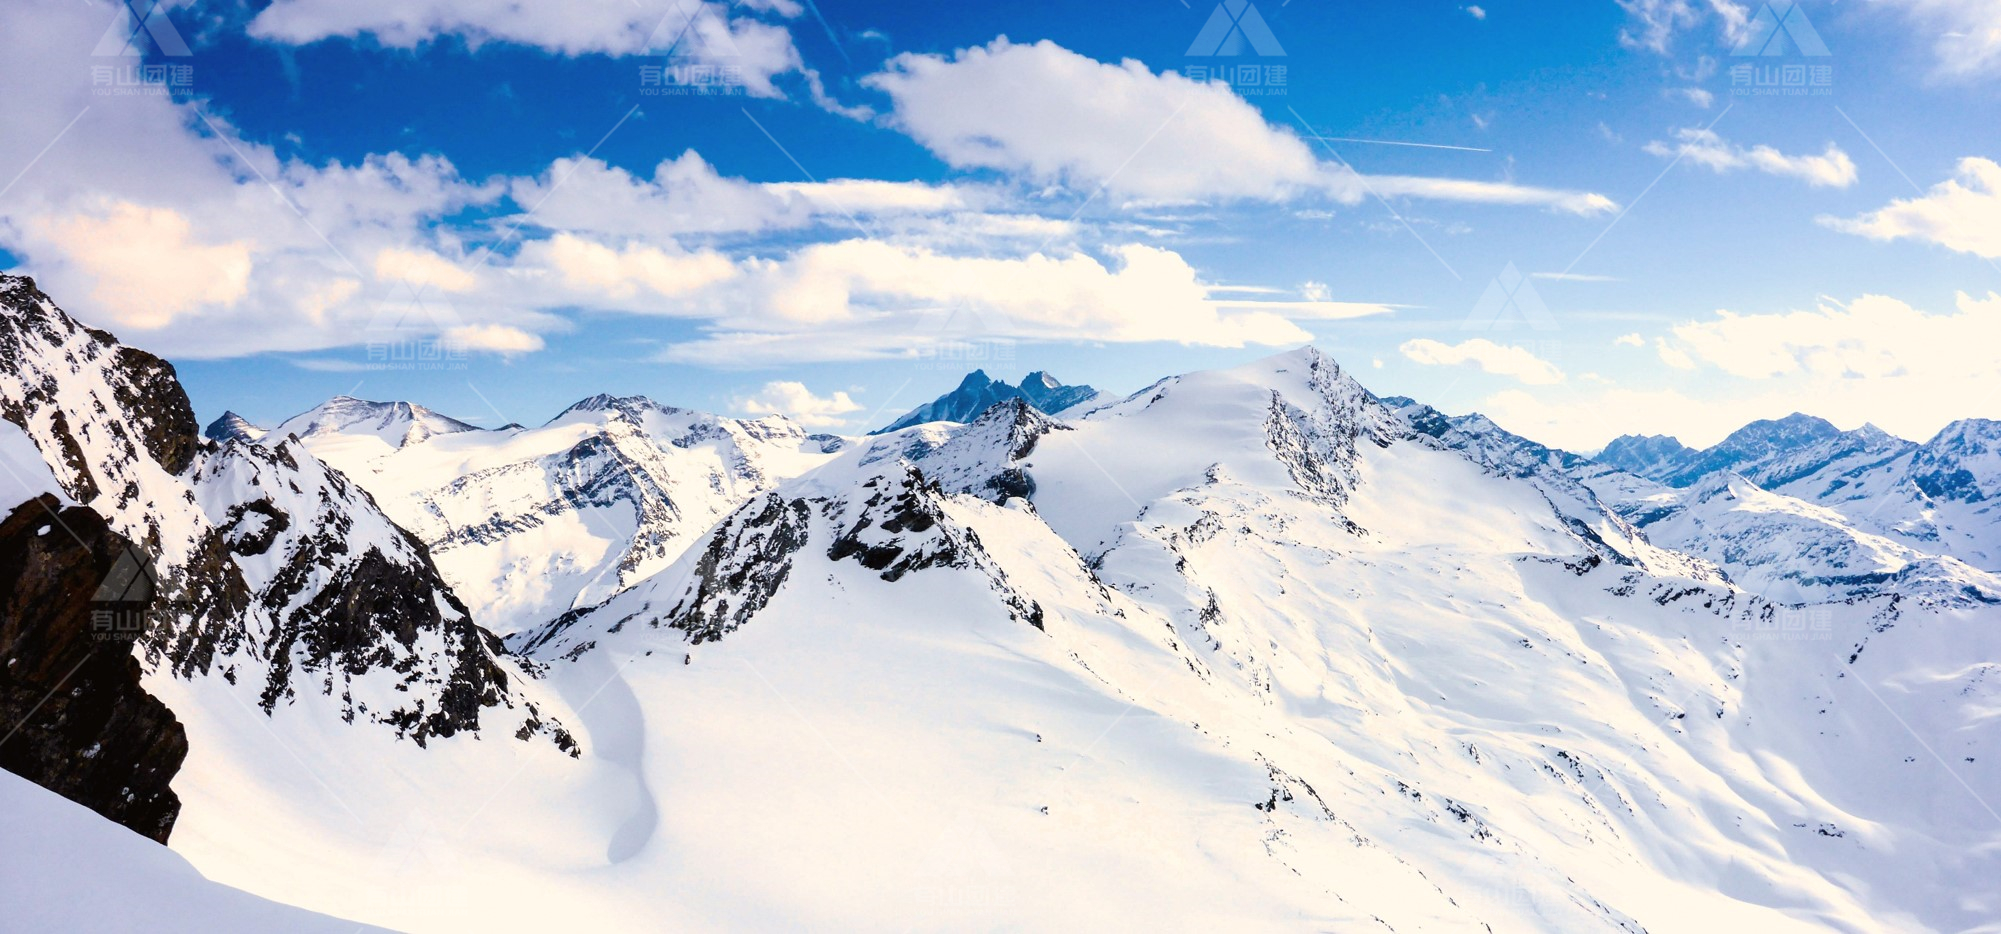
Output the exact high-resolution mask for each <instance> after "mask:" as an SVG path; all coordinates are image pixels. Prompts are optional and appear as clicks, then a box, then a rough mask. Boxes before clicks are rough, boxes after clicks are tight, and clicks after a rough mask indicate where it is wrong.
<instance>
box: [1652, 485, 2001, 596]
mask: <svg viewBox="0 0 2001 934" xmlns="http://www.w3.org/2000/svg"><path fill="white" fill-rule="evenodd" d="M1627 511H1628V513H1629V514H1630V515H1631V516H1632V518H1633V520H1634V521H1635V522H1636V523H1637V524H1639V526H1640V527H1641V528H1642V529H1644V530H1645V531H1646V533H1647V535H1648V536H1649V537H1650V538H1652V539H1653V540H1654V541H1655V542H1657V543H1659V544H1661V545H1664V546H1667V547H1669V548H1674V549H1677V550H1679V551H1683V552H1687V553H1689V554H1692V555H1698V556H1701V557H1703V558H1707V559H1709V560H1710V561H1713V562H1715V563H1716V564H1717V565H1719V566H1721V567H1722V568H1723V569H1724V570H1725V571H1726V572H1727V573H1728V574H1729V575H1730V579H1731V580H1732V581H1733V582H1735V583H1736V584H1737V585H1738V586H1740V587H1743V588H1744V589H1746V590H1749V591H1751V592H1753V593H1756V594H1760V595H1762V596H1764V597H1767V598H1769V599H1771V600H1774V601H1778V602H1782V603H1823V602H1829V601H1835V600H1844V599H1848V598H1852V597H1870V596H1879V595H1888V594H1896V595H1899V596H1903V597H1908V598H1911V599H1913V600H1914V601H1916V602H1917V603H1918V604H1919V605H1921V606H1926V607H1938V608H1962V607H1967V606H1974V605H1986V604H2001V576H1996V575H1995V574H1992V573H1989V572H1986V571H1982V570H1980V569H1978V568H1975V567H1973V566H1971V565H1968V564H1967V563H1965V562H1964V561H1961V560H1959V559H1957V558H1954V557H1951V556H1949V555H1946V556H1940V555H1934V554H1929V553H1926V552H1923V551H1920V550H1918V549H1915V548H1912V547H1910V546H1908V545H1906V544H1903V543H1901V542H1898V541H1895V540H1892V539H1890V538H1887V537H1884V536H1881V535H1872V534H1870V533H1867V532H1864V531H1861V530H1859V529H1857V528H1855V527H1854V525H1852V524H1851V523H1850V521H1849V520H1848V518H1847V517H1845V516H1843V515H1842V514H1841V513H1839V512H1836V511H1835V510H1832V509H1827V508H1825V507H1821V506H1815V505H1813V504H1811V503H1807V502H1804V501H1802V500H1798V499H1794V498H1793V497H1790V496H1785V495H1782V494H1778V493H1772V492H1769V491H1767V490H1765V489H1763V488H1761V487H1760V486H1759V485H1758V484H1756V483H1753V482H1752V481H1750V480H1749V479H1747V478H1745V477H1742V476H1739V475H1737V474H1735V473H1731V472H1728V471H1724V472H1721V473H1716V474H1711V475H1710V476H1709V477H1707V478H1705V479H1703V481H1702V482H1700V483H1697V484H1696V485H1694V486H1692V487H1688V488H1687V489H1682V490H1669V491H1664V492H1661V493H1658V494H1655V495H1653V496H1651V497H1647V498H1644V499H1641V500H1638V501H1635V502H1632V503H1629V504H1628V505H1627Z"/></svg>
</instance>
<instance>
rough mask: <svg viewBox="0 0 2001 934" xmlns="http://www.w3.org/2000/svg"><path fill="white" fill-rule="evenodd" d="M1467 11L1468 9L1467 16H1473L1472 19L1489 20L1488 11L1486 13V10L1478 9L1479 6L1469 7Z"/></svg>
mask: <svg viewBox="0 0 2001 934" xmlns="http://www.w3.org/2000/svg"><path fill="white" fill-rule="evenodd" d="M1465 9H1466V14H1467V15H1468V16H1471V17H1473V18H1474V19H1486V18H1487V11H1486V10H1484V9H1482V8H1480V7H1477V6H1469V7H1466V8H1465Z"/></svg>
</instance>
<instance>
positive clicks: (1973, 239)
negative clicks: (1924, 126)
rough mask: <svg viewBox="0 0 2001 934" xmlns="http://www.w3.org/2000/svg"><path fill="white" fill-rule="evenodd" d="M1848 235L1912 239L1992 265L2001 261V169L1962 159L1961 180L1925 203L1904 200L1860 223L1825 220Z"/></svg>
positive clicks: (1936, 190) (1944, 185)
mask: <svg viewBox="0 0 2001 934" xmlns="http://www.w3.org/2000/svg"><path fill="white" fill-rule="evenodd" d="M1820 222H1821V223H1822V224H1824V225H1826V226H1828V227H1831V228H1833V229H1835V230H1839V231H1841V232H1843V233H1851V234H1857V235H1860V236H1864V237H1868V238H1870V239H1872V240H1895V239H1898V238H1900V237H1909V238H1911V239H1913V240H1924V241H1929V242H1931V243H1936V244H1939V245H1940V246H1944V247H1946V248H1948V249H1952V250H1957V251H1959V252H1961V253H1972V254H1973V255H1975V256H1984V257H1987V258H1988V259H1994V258H1996V257H2001V165H1996V164H1995V163H1994V162H1993V161H1992V160H1989V159H1980V158H1968V159H1961V160H1960V161H1959V171H1958V174H1957V176H1956V177H1954V178H1950V179H1947V180H1945V181H1943V182H1940V183H1938V184H1937V185H1933V186H1932V188H1931V190H1930V191H1929V192H1926V193H1925V195H1924V196H1923V197H1919V198H1903V199H1899V200H1896V201H1892V202H1890V203H1889V204H1888V205H1887V206H1885V207H1882V208H1879V209H1877V210H1875V211H1871V212H1869V213H1867V214H1864V215H1862V216H1860V217H1855V218H1847V219H1843V218H1835V217H1822V218H1820Z"/></svg>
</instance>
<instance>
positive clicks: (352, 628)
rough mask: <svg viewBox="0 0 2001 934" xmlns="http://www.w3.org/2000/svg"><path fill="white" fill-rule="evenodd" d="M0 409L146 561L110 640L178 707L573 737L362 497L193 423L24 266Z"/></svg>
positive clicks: (149, 363)
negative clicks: (149, 587)
mask: <svg viewBox="0 0 2001 934" xmlns="http://www.w3.org/2000/svg"><path fill="white" fill-rule="evenodd" d="M0 420H5V421H6V422H8V423H11V425H12V426H14V427H16V428H18V429H19V430H20V432H21V433H22V434H23V435H24V436H25V440H26V441H27V442H29V444H30V445H31V450H32V451H33V455H32V456H33V457H34V458H35V459H36V460H39V461H41V462H42V463H43V464H45V465H46V468H47V469H48V471H49V473H50V476H51V480H52V482H53V483H54V485H55V486H56V487H57V488H58V489H59V491H60V492H61V494H62V498H63V499H64V500H66V501H68V502H73V503H75V504H77V507H78V508H82V509H86V510H89V511H90V512H91V513H93V514H95V515H96V516H97V517H100V518H101V519H102V520H103V522H104V523H105V524H106V525H107V526H108V528H109V530H110V531H111V532H114V533H116V535H117V536H119V537H120V539H121V540H122V541H123V542H127V543H129V545H130V547H131V549H132V551H133V553H135V554H137V555H138V556H140V558H141V559H142V560H143V561H145V562H146V563H147V564H148V565H150V567H149V568H148V571H149V572H150V579H151V580H153V581H156V582H157V588H156V591H155V592H154V593H153V594H152V595H151V599H150V601H148V602H147V605H146V609H145V610H144V612H143V615H144V618H145V621H146V624H145V626H144V627H142V628H143V632H140V633H138V634H137V639H136V641H127V642H120V643H118V644H119V645H120V646H125V647H128V648H129V650H130V651H131V652H132V653H133V654H134V655H135V657H136V658H137V660H138V663H139V664H140V665H141V668H142V670H143V673H144V675H143V677H144V681H145V685H146V688H147V690H149V691H150V692H152V693H153V694H155V695H158V696H160V697H161V698H163V699H165V700H167V701H168V706H169V707H170V708H172V709H173V710H174V713H175V714H176V715H177V716H180V717H182V718H183V719H186V718H187V717H189V716H190V715H191V714H190V712H189V711H188V710H185V709H183V707H182V706H180V704H181V701H180V700H179V698H181V697H182V696H183V695H185V694H186V693H187V692H189V691H197V692H199V691H208V690H211V689H213V690H216V691H219V692H221V693H226V694H229V695H231V697H232V698H233V701H232V702H233V703H235V704H237V705H240V708H241V709H243V710H255V711H259V712H260V715H261V716H265V717H275V716H277V715H278V712H279V711H281V710H286V709H293V708H298V709H301V710H302V711H304V716H305V717H306V718H308V719H315V718H323V719H326V720H330V721H344V722H347V723H367V724H375V725H378V726H379V727H381V728H382V729H383V730H384V731H385V732H386V733H387V734H389V735H393V736H394V737H397V738H399V739H408V740H411V741H412V742H414V743H416V744H418V745H425V744H429V743H432V742H434V741H435V740H439V739H443V738H446V737H451V736H454V735H457V734H474V735H477V734H480V733H492V734H498V735H503V736H508V737H517V736H518V737H520V738H522V739H535V738H537V737H539V738H540V740H541V741H543V742H551V743H553V744H554V745H556V746H561V747H565V748H569V749H572V750H573V749H574V746H575V742H574V740H573V739H572V738H571V737H570V736H569V734H568V732H567V731H566V730H565V729H564V728H563V727H562V726H561V725H560V724H558V723H556V722H555V721H554V720H552V719H550V718H549V717H548V716H546V715H545V714H543V713H542V712H541V710H540V706H539V705H538V701H537V699H536V698H535V697H534V696H531V695H535V694H536V693H537V692H536V691H535V690H534V689H533V688H532V686H531V684H530V679H529V678H528V676H527V674H526V672H524V671H523V670H522V669H521V668H519V667H518V666H517V665H516V664H515V663H514V662H512V661H510V660H508V659H506V658H505V657H504V653H503V652H502V651H501V646H500V643H499V640H498V639H496V638H495V637H494V636H493V635H491V634H490V633H488V632H486V631H485V630H483V629H482V628H480V627H479V626H478V625H477V624H476V623H475V622H474V621H473V619H472V617H471V616H470V615H469V614H468V613H467V611H466V608H465V607H464V605H463V604H462V603H461V602H460V601H459V599H458V598H457V596H456V595H454V594H453V593H452V591H451V588H450V587H449V586H448V585H447V584H446V583H445V582H444V580H443V579H442V578H440V577H439V575H438V572H437V570H436V568H435V567H434V566H433V564H432V561H431V557H430V555H429V553H428V551H427V549H426V548H425V547H424V545H423V544H422V543H421V542H419V541H417V540H416V539H414V538H413V537H411V536H410V535H409V534H408V533H407V532H405V531H404V530H403V529H402V528H400V527H398V526H397V525H396V524H395V523H394V522H392V521H391V520H390V519H389V518H388V517H386V516H384V515H383V514H382V512H381V511H380V510H379V509H377V508H376V505H375V502H374V501H373V499H371V497H370V496H369V494H368V493H366V492H365V491H363V490H362V489H361V488H359V487H357V486H355V485H353V484H352V483H350V482H349V481H348V479H347V478H346V477H344V476H343V475H342V474H341V473H340V472H339V471H338V470H335V469H333V468H331V467H329V466H328V465H326V464H325V463H323V462H321V461H320V460H318V459H317V458H315V457H313V455H312V454H311V453H310V452H309V451H308V450H307V449H306V448H305V447H303V446H302V445H300V444H299V443H298V442H296V441H294V440H292V439H291V438H290V437H287V438H285V439H283V440H280V441H278V442H277V443H275V444H271V445H269V446H266V445H263V444H249V443H245V442H243V441H240V440H232V441H229V442H225V443H216V442H214V441H212V440H206V439H203V438H202V437H201V436H200V434H199V432H198V426H197V423H196V422H195V420H194V414H193V411H192V408H191V407H190V405H189V403H188V399H187V396H186V394H185V392H184V391H183V390H182V388H181V386H180V384H179V382H178V380H177V378H176V376H175V372H174V369H173V367H172V366H171V365H170V364H168V363H166V362H165V361H163V360H160V359H159V358H157V357H153V356H152V355H150V354H146V353H144V352H143V351H139V350H136V349H133V348H131V347H127V346H124V345H122V344H120V343H118V342H117V340H116V339H115V338H114V337H112V336H111V335H110V334H108V333H105V332H102V331H97V330H93V329H89V328H86V327H83V326H82V325H80V324H78V323H77V322H76V321H74V320H73V319H71V318H70V317H69V316H68V315H67V314H65V313H64V312H63V311H62V310H61V309H60V308H58V307H57V306H56V304H55V303H54V302H53V301H52V300H51V299H50V298H49V297H48V296H47V295H45V294H43V293H42V292H41V291H40V290H39V289H37V288H36V287H35V285H34V283H33V281H32V280H29V279H27V278H25V277H19V276H0ZM0 508H8V509H11V510H13V511H14V512H15V513H16V514H17V515H18V514H19V513H20V511H21V510H22V509H24V508H26V509H30V510H35V509H39V508H40V507H39V506H36V505H34V504H32V503H19V504H17V503H6V504H0ZM239 695H240V696H239ZM541 703H543V704H546V703H547V700H546V698H544V699H542V700H541ZM58 713H60V711H57V710H50V711H47V714H48V715H55V714H58ZM43 715H44V714H42V713H38V714H37V716H43Z"/></svg>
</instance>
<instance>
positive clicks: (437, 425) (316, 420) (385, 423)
mask: <svg viewBox="0 0 2001 934" xmlns="http://www.w3.org/2000/svg"><path fill="white" fill-rule="evenodd" d="M479 430H481V429H480V428H479V427H478V426H476V425H469V424H467V423H465V422H462V421H459V420H458V419H456V418H452V417H451V416H448V415H442V414H439V413H438V412H435V411H432V410H430V409H427V408H425V407H423V406H421V405H418V404H416V403H414V402H370V401H368V400H366V399H356V398H354V397H352V396H345V395H342V396H335V397H333V398H332V399H328V400H327V401H325V402H323V403H321V404H319V405H317V406H314V407H313V408H311V409H308V410H306V411H304V412H301V413H299V414H298V415H294V416H292V417H291V418H288V419H286V420H285V421H284V422H283V423H282V424H280V425H279V426H278V427H276V428H273V429H272V430H271V436H272V437H276V438H285V437H290V436H294V435H296V436H298V437H300V438H302V439H311V438H316V437H320V436H323V435H348V436H367V435H372V436H374V437H376V438H379V439H381V440H382V441H383V442H384V443H386V444H388V445H389V446H390V447H392V448H400V447H402V446H404V445H406V444H414V443H417V442H420V441H426V440H429V439H431V438H434V437H437V436H438V435H448V434H457V433H459V432H465V431H479Z"/></svg>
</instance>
